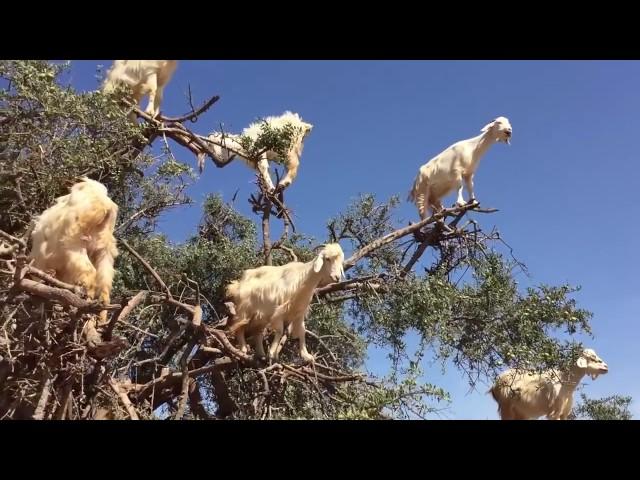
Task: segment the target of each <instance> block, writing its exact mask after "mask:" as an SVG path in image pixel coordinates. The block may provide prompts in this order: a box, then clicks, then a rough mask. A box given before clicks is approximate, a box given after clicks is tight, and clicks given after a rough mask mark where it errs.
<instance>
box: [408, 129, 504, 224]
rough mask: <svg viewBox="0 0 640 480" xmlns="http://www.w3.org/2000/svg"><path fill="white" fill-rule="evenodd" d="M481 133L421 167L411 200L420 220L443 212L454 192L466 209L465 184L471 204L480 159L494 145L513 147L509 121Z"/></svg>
mask: <svg viewBox="0 0 640 480" xmlns="http://www.w3.org/2000/svg"><path fill="white" fill-rule="evenodd" d="M481 132H482V134H481V135H478V136H476V137H473V138H468V139H466V140H461V141H459V142H456V143H454V144H453V145H451V146H449V147H448V148H447V149H446V150H444V151H443V152H441V153H439V154H438V155H436V156H435V157H433V158H432V159H431V160H429V161H428V162H427V163H426V164H424V165H423V166H422V167H420V170H419V172H418V175H417V176H416V179H415V181H414V183H413V188H412V189H411V191H410V192H409V196H408V200H409V201H412V202H414V203H415V204H416V206H417V207H418V212H419V213H420V218H421V219H423V220H424V219H425V218H426V217H427V213H428V210H429V208H431V209H432V211H433V212H435V211H436V210H442V203H441V200H442V198H444V197H445V196H446V195H448V194H449V193H450V192H451V191H453V190H454V189H455V188H457V189H458V199H457V201H456V203H457V204H458V205H464V204H465V202H464V200H463V198H462V188H463V183H464V185H465V186H466V188H467V192H468V193H469V196H470V198H469V201H470V202H472V201H474V200H475V193H474V191H473V176H474V174H475V171H476V169H477V168H478V164H479V162H480V159H481V158H482V157H483V155H484V154H485V153H486V151H487V149H488V148H489V147H490V146H491V145H493V144H494V143H496V142H499V141H502V142H505V143H507V144H510V143H511V142H510V139H511V133H512V129H511V124H510V123H509V120H508V119H506V118H505V117H498V118H496V119H495V120H494V121H492V122H491V123H489V124H488V125H486V126H485V127H484V128H483V129H482V130H481Z"/></svg>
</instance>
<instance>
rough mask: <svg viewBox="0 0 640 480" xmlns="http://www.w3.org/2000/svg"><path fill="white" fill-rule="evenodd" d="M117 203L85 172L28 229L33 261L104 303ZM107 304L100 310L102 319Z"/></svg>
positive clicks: (113, 249) (114, 251)
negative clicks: (29, 229) (31, 229)
mask: <svg viewBox="0 0 640 480" xmlns="http://www.w3.org/2000/svg"><path fill="white" fill-rule="evenodd" d="M117 216H118V206H117V205H116V204H115V203H114V202H113V201H112V200H111V199H110V198H109V195H108V192H107V189H106V187H105V186H104V185H102V184H101V183H99V182H96V181H95V180H90V179H88V178H84V179H82V181H80V182H78V183H76V184H75V185H73V187H71V192H70V193H69V194H68V195H64V196H62V197H59V198H57V199H56V203H55V204H54V205H53V206H52V207H50V208H48V209H47V210H45V211H44V212H43V213H42V214H41V215H40V216H39V217H38V218H37V219H36V224H35V227H34V230H33V232H32V234H31V239H32V242H33V243H32V248H31V254H30V257H31V258H32V259H33V261H34V263H33V266H34V267H36V268H39V269H40V270H44V271H53V273H54V274H55V276H56V278H57V279H59V280H61V281H63V282H66V283H70V284H74V285H75V284H79V285H82V286H83V287H85V289H86V291H87V295H88V296H89V297H90V298H96V297H97V298H98V299H99V300H101V301H102V302H103V303H105V304H108V303H109V301H110V296H111V286H112V282H113V276H114V269H113V263H114V259H115V258H116V256H117V255H118V249H117V247H116V239H115V237H114V236H113V231H114V227H115V223H116V218H117ZM106 316H107V312H106V310H104V311H102V312H101V313H100V319H101V322H104V321H105V320H106Z"/></svg>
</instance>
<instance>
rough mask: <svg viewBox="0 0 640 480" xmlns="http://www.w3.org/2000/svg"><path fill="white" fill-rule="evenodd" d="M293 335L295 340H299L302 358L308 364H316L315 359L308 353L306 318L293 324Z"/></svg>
mask: <svg viewBox="0 0 640 480" xmlns="http://www.w3.org/2000/svg"><path fill="white" fill-rule="evenodd" d="M291 333H292V334H293V335H292V336H293V338H297V339H298V342H300V357H301V358H302V359H303V360H304V361H305V362H307V363H314V362H315V358H314V356H313V355H311V354H310V353H309V352H308V351H307V342H306V338H305V337H306V328H305V326H304V318H302V319H300V320H295V321H294V322H293V324H292V329H291Z"/></svg>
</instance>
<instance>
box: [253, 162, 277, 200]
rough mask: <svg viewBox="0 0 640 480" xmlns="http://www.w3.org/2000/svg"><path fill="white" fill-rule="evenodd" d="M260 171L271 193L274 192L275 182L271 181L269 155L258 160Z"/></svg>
mask: <svg viewBox="0 0 640 480" xmlns="http://www.w3.org/2000/svg"><path fill="white" fill-rule="evenodd" d="M257 167H258V171H259V172H260V175H262V179H263V180H264V183H265V185H266V186H267V188H268V189H269V192H273V191H274V190H275V187H274V186H273V180H271V175H269V161H268V160H267V154H266V153H265V154H263V155H262V156H261V157H260V160H258V165H257Z"/></svg>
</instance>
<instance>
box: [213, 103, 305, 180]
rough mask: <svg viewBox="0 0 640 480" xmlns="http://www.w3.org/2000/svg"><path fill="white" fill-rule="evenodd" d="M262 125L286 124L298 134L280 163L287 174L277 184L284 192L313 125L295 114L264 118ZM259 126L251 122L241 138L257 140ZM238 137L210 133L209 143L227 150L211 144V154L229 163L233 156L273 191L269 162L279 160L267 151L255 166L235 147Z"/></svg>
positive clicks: (274, 126)
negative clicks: (258, 173)
mask: <svg viewBox="0 0 640 480" xmlns="http://www.w3.org/2000/svg"><path fill="white" fill-rule="evenodd" d="M264 121H266V122H267V123H268V124H269V125H270V126H271V127H272V128H282V127H284V126H285V125H287V124H290V125H292V126H293V127H294V128H296V129H298V130H299V133H298V134H297V136H296V137H295V138H294V139H293V140H292V142H291V146H290V148H289V150H288V151H287V152H286V156H285V158H283V159H282V160H283V162H284V166H285V168H286V169H287V173H286V175H285V176H284V177H283V178H282V180H280V182H279V184H278V187H279V188H286V187H288V186H289V185H291V183H292V182H293V181H294V180H295V178H296V176H297V174H298V167H299V166H300V157H301V156H302V150H303V148H304V140H305V138H306V137H307V135H308V134H309V133H310V132H311V130H312V129H313V125H311V124H310V123H307V122H305V121H303V120H302V118H300V115H298V114H297V113H292V112H289V111H286V112H284V113H283V114H282V115H278V116H271V117H267V118H265V119H264ZM262 124H263V121H260V122H253V123H252V124H251V125H249V126H248V127H247V128H245V129H244V130H243V131H242V135H246V136H248V137H250V138H251V139H252V140H253V141H255V140H257V139H258V136H259V135H260V132H261V125H262ZM240 136H241V135H236V134H228V133H224V134H223V133H221V132H214V133H212V134H211V135H209V139H210V140H213V141H215V142H217V143H222V144H224V145H225V146H227V147H228V149H227V148H224V147H222V146H220V145H216V144H212V147H213V150H214V152H215V153H216V155H217V156H218V157H220V158H221V159H223V160H225V161H227V160H231V159H232V158H233V157H234V156H236V155H237V156H238V157H240V158H241V159H242V160H243V161H244V162H245V163H246V164H247V165H248V166H249V167H250V168H253V169H254V170H257V171H258V172H260V174H261V176H262V178H263V179H264V181H265V183H266V185H267V188H269V190H271V191H273V190H274V185H273V180H272V179H271V176H270V175H269V160H272V161H273V160H276V159H278V158H279V155H278V154H277V153H276V152H274V151H272V150H269V151H267V152H265V153H263V154H262V155H261V157H260V159H259V160H258V163H257V164H255V163H253V162H252V161H250V160H249V159H248V158H247V154H246V153H245V152H244V150H243V149H242V147H241V146H240V144H239V143H238V139H239V138H240Z"/></svg>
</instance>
